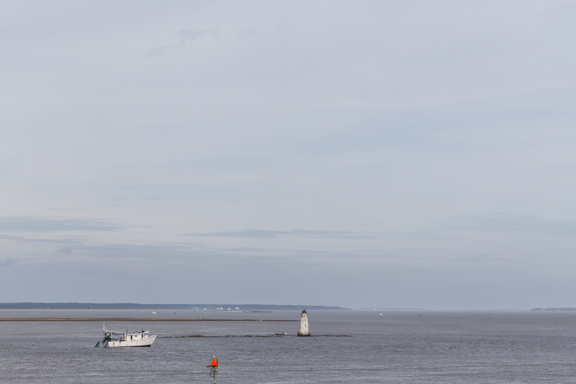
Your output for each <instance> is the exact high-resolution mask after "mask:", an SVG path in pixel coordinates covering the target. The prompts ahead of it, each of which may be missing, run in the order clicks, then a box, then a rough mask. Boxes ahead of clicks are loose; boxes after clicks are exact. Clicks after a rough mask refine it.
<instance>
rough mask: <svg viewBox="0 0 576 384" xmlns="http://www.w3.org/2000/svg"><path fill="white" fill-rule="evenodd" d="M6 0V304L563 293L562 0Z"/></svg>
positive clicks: (567, 189) (569, 224)
mask: <svg viewBox="0 0 576 384" xmlns="http://www.w3.org/2000/svg"><path fill="white" fill-rule="evenodd" d="M0 8H1V12H0V101H1V102H0V134H1V136H0V302H13V301H59V302H62V301H92V302H126V301H129V302H140V303H150V302H155V303H200V302H202V303H204V302H206V303H238V304H241V303H272V304H318V305H341V306H346V307H351V308H358V307H370V306H377V307H419V308H427V309H475V308H493V309H505V308H520V309H523V308H526V309H529V308H532V307H540V306H545V307H554V306H572V307H576V296H575V295H574V292H576V278H575V277H576V109H575V108H576V49H575V47H576V24H575V23H574V20H575V19H576V3H575V2H573V1H559V0H547V1H532V0H518V1H514V0H509V1H505V2H503V1H490V0H488V1H476V0H474V1H466V0H457V1H424V0H422V1H410V0H398V1H333V0H330V1H271V0H266V1H244V2H237V1H227V2H226V1H170V0H166V1H142V0H137V1H116V0H115V1H50V2H46V1H0Z"/></svg>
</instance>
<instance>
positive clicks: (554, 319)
mask: <svg viewBox="0 0 576 384" xmlns="http://www.w3.org/2000/svg"><path fill="white" fill-rule="evenodd" d="M307 312H308V316H309V322H310V332H311V334H312V337H297V336H296V333H297V332H298V329H299V325H300V322H299V319H300V312H292V311H276V312H273V313H236V312H235V313H218V312H202V311H176V313H174V311H164V312H162V311H160V313H159V314H157V315H154V314H152V313H151V311H139V310H126V311H117V310H116V311H105V310H84V311H78V310H70V311H67V310H51V309H46V310H0V317H2V318H4V317H154V316H156V317H182V318H202V317H203V318H222V319H252V320H258V321H248V322H209V321H204V322H140V321H138V322H136V321H134V322H118V321H117V322H107V323H106V326H107V327H108V328H109V329H112V330H118V331H124V330H130V331H138V330H141V329H142V328H145V329H146V330H149V331H151V334H157V335H159V338H158V339H157V340H156V341H155V342H154V345H153V346H152V347H151V348H118V349H114V348H94V345H95V344H96V343H97V342H98V341H99V340H100V339H101V338H102V324H101V323H100V322H96V321H88V322H0V383H45V384H47V383H111V382H114V383H212V378H211V377H209V371H210V369H209V368H207V367H206V366H207V365H209V364H210V362H211V361H212V358H213V356H214V355H216V356H217V358H218V361H219V367H218V374H217V377H216V382H217V383H251V384H253V383H403V384H406V383H539V384H542V383H576V313H535V312H491V313H490V312H468V313H465V312H427V311H423V312H383V314H382V315H380V312H359V311H335V312H332V311H307ZM263 320H294V321H285V322H278V321H263ZM279 332H286V333H288V335H287V336H274V333H279ZM198 336H203V337H198Z"/></svg>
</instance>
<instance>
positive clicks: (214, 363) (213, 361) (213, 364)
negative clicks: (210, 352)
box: [210, 359, 218, 367]
mask: <svg viewBox="0 0 576 384" xmlns="http://www.w3.org/2000/svg"><path fill="white" fill-rule="evenodd" d="M210 366H212V367H217V366H218V362H217V361H216V359H213V360H212V364H210Z"/></svg>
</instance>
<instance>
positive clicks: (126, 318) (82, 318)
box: [0, 317, 300, 322]
mask: <svg viewBox="0 0 576 384" xmlns="http://www.w3.org/2000/svg"><path fill="white" fill-rule="evenodd" d="M2 321H274V322H293V321H300V320H276V319H265V320H260V319H182V318H160V317H1V318H0V322H2Z"/></svg>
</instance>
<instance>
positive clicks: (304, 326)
mask: <svg viewBox="0 0 576 384" xmlns="http://www.w3.org/2000/svg"><path fill="white" fill-rule="evenodd" d="M298 336H310V327H308V314H307V313H306V310H303V311H302V315H301V316H300V332H298Z"/></svg>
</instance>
